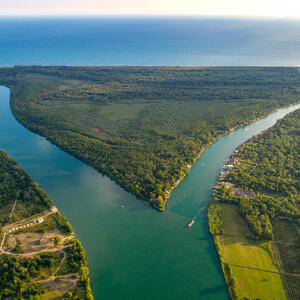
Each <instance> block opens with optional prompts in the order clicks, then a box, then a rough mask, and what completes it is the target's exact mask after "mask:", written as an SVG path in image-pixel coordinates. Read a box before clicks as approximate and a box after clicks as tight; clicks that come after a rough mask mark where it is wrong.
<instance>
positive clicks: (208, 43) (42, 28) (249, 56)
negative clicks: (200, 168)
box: [0, 17, 300, 66]
mask: <svg viewBox="0 0 300 300" xmlns="http://www.w3.org/2000/svg"><path fill="white" fill-rule="evenodd" d="M299 50H300V21H292V20H289V21H288V20H243V19H203V18H202V19H201V18H198V19H197V18H193V19H187V18H144V19H142V18H129V17H128V18H77V19H71V18H59V19H55V18H52V19H51V18H48V19H47V18H46V19H45V18H44V19H39V18H31V19H30V18H18V19H16V18H2V19H0V65H2V66H3V65H4V66H11V65H33V64H36V65H276V66H278V65H284V66H291V65H293V66H295V65H300V51H299Z"/></svg>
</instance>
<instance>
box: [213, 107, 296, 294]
mask: <svg viewBox="0 0 300 300" xmlns="http://www.w3.org/2000/svg"><path fill="white" fill-rule="evenodd" d="M299 150H300V110H297V111H295V112H293V113H291V114H289V115H288V116H286V117H285V118H284V119H282V120H280V121H279V122H278V123H277V124H276V125H275V126H274V127H272V128H271V129H269V130H267V131H265V132H264V133H263V134H261V135H256V136H254V137H253V138H251V139H250V140H249V141H247V142H246V143H245V144H243V145H241V147H239V148H238V149H237V150H236V151H235V153H234V154H233V155H232V156H231V158H230V160H229V161H228V162H227V164H226V165H225V166H224V168H223V170H222V172H221V175H220V178H219V180H218V182H217V184H216V186H215V189H214V192H213V195H212V199H211V202H210V204H209V207H208V219H209V227H210V232H211V234H212V235H213V237H214V241H215V245H216V247H217V250H218V253H219V257H220V260H221V264H222V268H223V271H224V275H225V278H226V282H227V284H228V288H229V291H230V294H231V296H232V298H233V299H291V300H294V299H295V300H296V299H299V295H300V210H299V209H300V194H299V193H300V151H299Z"/></svg>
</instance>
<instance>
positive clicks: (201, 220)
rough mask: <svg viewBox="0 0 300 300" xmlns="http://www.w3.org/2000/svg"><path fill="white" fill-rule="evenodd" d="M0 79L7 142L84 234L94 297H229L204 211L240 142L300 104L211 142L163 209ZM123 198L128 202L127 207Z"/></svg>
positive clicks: (2, 133) (0, 133)
mask: <svg viewBox="0 0 300 300" xmlns="http://www.w3.org/2000/svg"><path fill="white" fill-rule="evenodd" d="M9 96H10V94H9V89H7V88H5V87H0V149H2V150H4V151H6V152H7V153H9V154H10V155H11V156H12V157H13V158H14V159H15V160H17V161H18V162H19V164H20V165H21V167H22V168H24V169H25V170H26V171H27V172H28V173H29V174H30V175H31V176H32V177H33V178H34V179H35V180H36V181H37V182H38V183H39V184H40V186H41V187H42V188H43V189H44V190H45V191H46V192H47V193H48V194H49V195H50V197H51V198H52V199H53V200H54V202H55V204H56V206H57V207H58V208H59V209H60V211H61V212H62V213H63V214H64V215H65V216H66V217H67V218H68V220H69V221H70V222H71V224H72V226H73V227H74V230H75V232H76V234H77V237H78V238H79V239H80V241H81V242H82V244H83V246H84V248H85V250H86V253H87V256H88V264H89V267H90V271H91V280H92V288H93V292H94V295H95V299H109V300H116V299H118V300H119V299H120V300H121V299H122V300H140V299H144V300H146V299H152V300H153V299H164V300H168V299H170V300H171V299H172V300H177V299H178V300H182V299H187V300H192V299H197V300H199V299H219V300H221V299H229V295H228V292H227V289H226V285H225V282H224V278H223V275H222V272H221V268H220V265H219V260H218V257H217V254H216V251H215V248H214V245H213V242H212V239H211V237H210V235H209V232H208V227H207V220H206V215H205V211H203V213H202V214H200V215H199V217H198V218H197V220H196V222H195V224H194V225H193V227H192V228H190V229H188V228H187V227H186V225H187V224H188V223H189V221H190V220H191V218H192V217H193V216H194V215H195V213H196V212H197V211H198V210H199V209H200V208H201V207H205V206H206V205H207V202H208V200H209V197H210V194H211V190H212V188H213V186H214V184H215V181H216V179H217V176H218V173H219V170H220V168H221V167H222V166H223V164H224V162H225V161H226V160H227V158H228V157H229V156H230V154H231V153H232V152H233V151H234V149H235V148H236V147H237V146H238V145H240V144H241V143H243V142H244V141H246V140H247V139H249V138H250V137H251V136H252V135H254V134H256V133H259V132H261V131H262V130H265V129H267V128H269V127H270V126H272V125H273V124H274V123H275V122H276V120H278V119H279V118H282V117H283V116H285V115H286V114H287V113H288V112H290V111H292V110H295V109H296V108H300V105H297V106H293V107H290V108H284V109H281V110H279V111H277V112H274V113H271V114H270V115H269V116H267V117H266V118H264V119H261V120H259V121H256V122H255V123H253V124H251V125H249V126H247V127H245V128H241V129H238V130H235V131H233V132H231V133H230V134H228V135H226V136H225V137H223V138H221V139H219V140H218V141H217V142H216V143H215V144H213V145H212V146H210V147H209V148H208V149H207V150H206V151H205V152H204V153H203V154H202V156H201V158H200V159H199V160H198V161H197V163H196V164H195V165H194V166H193V168H192V169H191V171H190V173H189V174H188V175H187V176H186V178H185V179H184V180H183V181H182V183H181V184H180V185H179V186H178V187H177V188H176V189H175V190H174V192H173V193H172V195H171V197H170V199H169V201H168V205H167V209H166V211H165V212H164V213H159V212H157V211H155V210H153V209H152V208H149V207H148V206H146V205H145V204H144V203H143V202H142V201H140V200H138V199H136V198H135V197H134V196H133V195H131V194H129V193H127V192H125V191H124V190H123V189H122V188H120V187H119V186H118V185H117V184H115V183H114V182H113V181H111V180H110V179H109V178H107V177H106V176H103V175H101V174H100V173H98V172H96V171H95V170H94V169H93V168H91V167H89V166H87V165H86V164H84V163H82V162H81V161H79V160H77V159H75V158H74V157H72V156H71V155H69V154H67V153H65V152H63V151H62V150H60V149H59V148H58V147H56V146H54V145H53V144H51V143H50V142H48V141H47V140H46V139H45V138H43V137H41V136H39V135H37V134H34V133H32V132H30V131H29V130H27V129H26V128H24V127H23V126H22V125H21V124H20V123H18V122H17V121H16V119H15V118H14V116H13V115H12V113H11V110H10V105H9ZM123 206H124V207H123Z"/></svg>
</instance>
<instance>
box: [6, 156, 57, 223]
mask: <svg viewBox="0 0 300 300" xmlns="http://www.w3.org/2000/svg"><path fill="white" fill-rule="evenodd" d="M15 200H17V201H18V206H19V209H18V212H19V213H18V215H16V214H14V215H12V216H11V218H10V216H9V214H8V213H7V209H9V210H10V209H11V205H12V203H14V201H15ZM50 205H53V202H52V200H51V199H50V198H49V197H48V195H47V194H46V193H45V192H44V191H43V190H42V189H41V188H40V187H39V186H38V185H37V184H36V183H35V182H34V181H33V180H32V179H31V177H30V176H29V175H28V174H27V173H26V172H25V171H24V170H22V169H21V168H20V167H19V166H18V164H17V163H16V162H15V161H14V160H13V159H12V158H10V157H9V156H8V155H7V154H6V153H4V152H3V151H0V225H3V226H4V225H6V224H7V223H8V222H9V221H17V220H18V219H19V218H23V217H25V218H26V217H29V216H31V215H33V214H37V213H39V212H42V211H43V210H44V209H46V208H49V207H50Z"/></svg>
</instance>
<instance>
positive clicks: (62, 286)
mask: <svg viewBox="0 0 300 300" xmlns="http://www.w3.org/2000/svg"><path fill="white" fill-rule="evenodd" d="M77 281H78V277H77V275H76V274H68V275H63V276H59V277H56V278H54V277H50V278H48V279H45V280H41V281H40V283H41V285H42V287H43V288H45V289H47V291H48V292H47V293H46V294H44V295H42V296H41V299H42V300H45V299H61V296H62V295H63V294H65V293H66V292H68V291H71V290H73V289H75V288H76V286H77Z"/></svg>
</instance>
